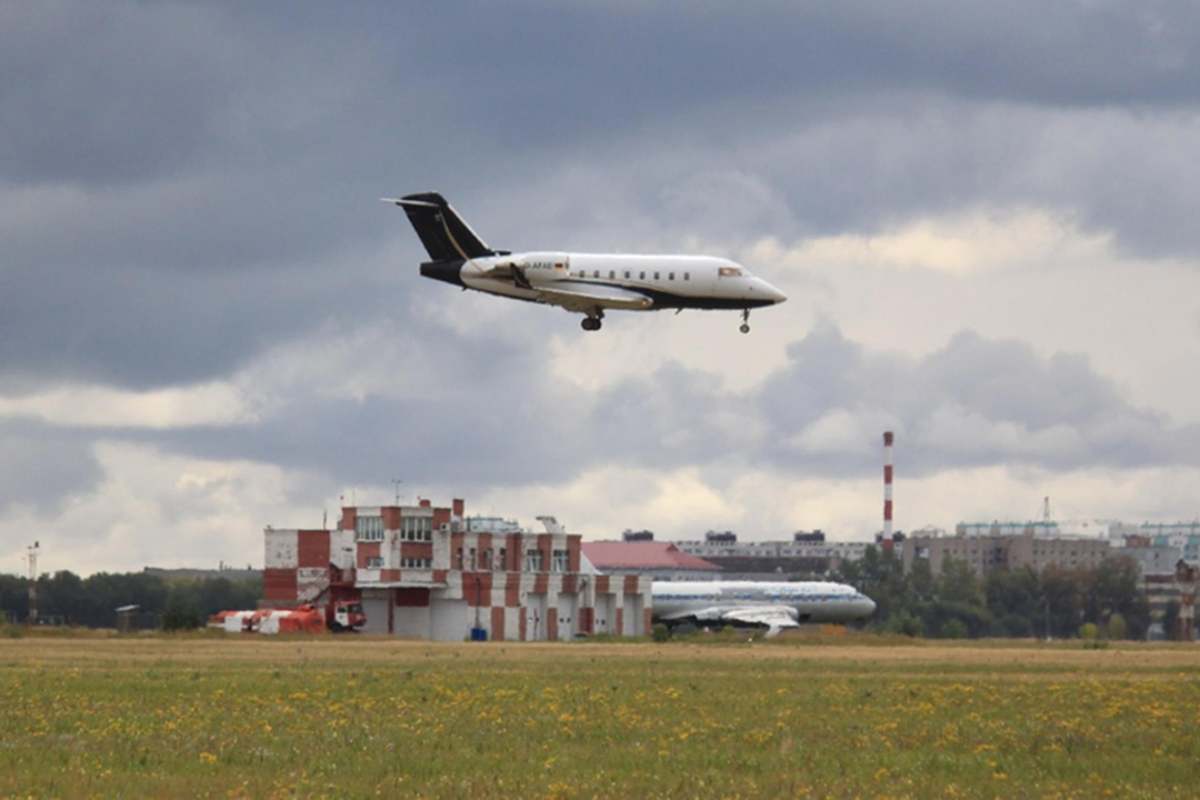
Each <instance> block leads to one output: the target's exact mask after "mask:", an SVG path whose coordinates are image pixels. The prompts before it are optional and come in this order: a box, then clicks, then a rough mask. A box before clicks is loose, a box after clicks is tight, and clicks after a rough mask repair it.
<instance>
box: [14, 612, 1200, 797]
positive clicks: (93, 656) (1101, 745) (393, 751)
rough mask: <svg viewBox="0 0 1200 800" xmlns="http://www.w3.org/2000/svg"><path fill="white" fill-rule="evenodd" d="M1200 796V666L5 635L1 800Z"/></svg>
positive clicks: (1158, 658)
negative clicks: (54, 799)
mask: <svg viewBox="0 0 1200 800" xmlns="http://www.w3.org/2000/svg"><path fill="white" fill-rule="evenodd" d="M1197 787H1200V652H1197V651H1195V650H1193V649H1192V648H1183V647H1165V648H1139V647H1123V648H1114V649H1111V650H1107V651H1084V650H1082V649H1080V648H1078V647H1076V648H1074V649H1053V648H1038V647H1035V646H1033V645H1031V644H1029V643H1026V645H1025V646H1024V647H1008V648H1003V647H1001V648H996V647H991V648H972V647H970V646H969V645H966V644H958V643H955V645H953V646H950V647H941V646H922V647H910V648H884V647H878V646H869V647H861V646H858V645H855V644H853V643H850V644H844V643H838V644H833V645H830V646H823V647H805V646H796V647H782V646H774V645H765V644H762V643H754V644H745V643H742V644H740V645H739V644H737V643H733V642H721V643H719V645H718V646H707V645H704V644H689V643H674V642H673V643H669V644H665V645H650V644H624V643H613V644H596V645H592V646H586V647H584V646H575V645H570V644H567V645H536V646H534V645H514V644H502V643H492V644H488V645H433V644H425V643H397V642H392V641H382V640H371V639H369V638H367V637H320V638H318V639H315V640H300V639H291V640H288V639H283V640H277V641H271V640H265V639H262V638H253V639H251V638H249V637H247V638H230V639H219V638H218V639H212V638H206V637H161V638H146V637H125V638H120V637H118V638H111V639H95V638H81V639H77V640H72V639H39V638H38V637H35V636H30V637H26V638H24V639H10V640H0V796H20V797H25V796H65V797H117V796H125V797H139V796H146V795H149V796H163V797H165V796H222V797H228V796H234V797H240V796H245V797H264V796H266V797H272V796H274V797H293V796H302V797H320V796H329V797H341V796H351V797H368V796H386V797H392V796H431V797H464V796H470V797H473V798H475V797H593V796H596V797H697V796H700V797H764V796H765V797H780V796H798V797H884V796H887V797H913V798H917V797H931V796H938V797H1080V798H1092V797H1104V796H1117V797H1194V796H1196V794H1197V791H1198V788H1197Z"/></svg>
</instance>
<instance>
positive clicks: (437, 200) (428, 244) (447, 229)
mask: <svg viewBox="0 0 1200 800" xmlns="http://www.w3.org/2000/svg"><path fill="white" fill-rule="evenodd" d="M391 202H393V203H395V204H396V205H398V206H400V207H401V208H403V209H404V213H405V214H407V215H408V221H409V222H411V223H412V226H413V228H415V229H416V231H417V236H420V237H421V244H423V245H425V249H426V250H428V251H429V257H430V258H431V259H433V260H434V261H464V260H466V259H468V258H479V257H480V256H491V255H496V251H495V250H492V249H491V248H489V247H488V246H487V245H486V244H484V243H483V240H482V239H480V238H479V237H478V236H476V235H475V232H474V231H473V230H471V228H470V227H469V226H468V225H467V223H465V222H463V221H462V217H460V216H458V214H457V213H456V212H455V211H454V209H453V208H451V207H450V204H449V203H447V202H446V198H444V197H442V196H441V195H440V194H438V193H437V192H422V193H420V194H410V195H405V196H404V197H402V198H400V199H399V200H392V201H391Z"/></svg>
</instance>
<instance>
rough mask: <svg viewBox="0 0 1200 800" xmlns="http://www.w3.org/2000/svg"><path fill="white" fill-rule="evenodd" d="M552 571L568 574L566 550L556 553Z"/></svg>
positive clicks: (552, 561) (551, 565)
mask: <svg viewBox="0 0 1200 800" xmlns="http://www.w3.org/2000/svg"><path fill="white" fill-rule="evenodd" d="M550 569H551V571H552V572H566V571H567V551H566V550H555V551H554V557H553V559H552V560H551V564H550Z"/></svg>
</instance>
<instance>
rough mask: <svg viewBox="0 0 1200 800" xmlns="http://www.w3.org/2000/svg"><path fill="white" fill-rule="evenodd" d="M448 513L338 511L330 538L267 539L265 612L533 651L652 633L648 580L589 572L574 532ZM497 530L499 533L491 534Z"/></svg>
mask: <svg viewBox="0 0 1200 800" xmlns="http://www.w3.org/2000/svg"><path fill="white" fill-rule="evenodd" d="M542 519H543V522H544V525H545V528H546V532H544V533H534V532H530V531H525V530H520V529H519V528H518V527H517V526H516V525H514V524H512V523H505V522H502V521H499V520H490V519H485V518H474V519H468V518H465V517H464V515H463V501H462V500H454V501H453V504H452V506H451V507H450V508H438V507H434V506H433V504H432V503H430V502H429V501H428V500H422V501H421V502H420V504H419V505H416V506H381V507H379V506H377V507H364V506H357V507H347V508H343V509H342V518H341V522H340V524H339V525H338V527H337V529H335V530H296V529H290V530H279V529H275V528H271V527H268V528H267V529H266V530H265V531H264V544H265V567H266V568H265V569H264V571H263V602H262V605H263V606H267V607H287V606H292V605H296V604H299V603H324V602H326V601H328V600H329V599H338V600H340V599H358V600H361V602H362V604H363V610H364V611H365V612H366V615H367V624H366V627H365V628H364V629H363V630H364V631H365V632H367V633H380V634H393V635H396V636H403V637H409V638H420V639H437V640H443V641H461V640H463V639H465V638H468V637H469V635H470V632H471V629H472V628H482V629H484V630H486V631H487V636H488V638H489V639H506V640H514V641H541V640H553V639H562V640H566V639H571V638H573V637H574V636H575V635H577V634H585V635H592V634H599V633H609V634H613V635H618V636H639V635H642V634H644V633H647V632H648V631H649V630H650V613H651V604H652V600H651V594H650V580H649V579H648V578H644V577H642V578H639V577H638V576H636V575H627V576H608V575H601V574H598V573H596V571H595V569H593V568H592V567H591V565H590V564H589V563H588V562H587V560H586V559H584V558H583V557H582V554H581V544H580V542H581V539H580V536H579V535H578V534H570V533H566V532H565V531H563V530H562V528H561V527H560V526H559V525H558V523H557V522H555V521H554V520H553V518H550V517H546V518H542ZM497 523H499V524H497Z"/></svg>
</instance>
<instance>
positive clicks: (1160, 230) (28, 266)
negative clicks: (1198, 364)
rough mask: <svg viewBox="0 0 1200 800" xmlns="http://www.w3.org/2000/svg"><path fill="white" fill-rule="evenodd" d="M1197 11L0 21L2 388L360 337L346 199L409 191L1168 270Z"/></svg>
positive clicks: (1194, 90) (378, 217)
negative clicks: (968, 217)
mask: <svg viewBox="0 0 1200 800" xmlns="http://www.w3.org/2000/svg"><path fill="white" fill-rule="evenodd" d="M1196 16H1197V10H1196V9H1195V8H1194V7H1192V6H1181V5H1179V4H1166V3H1162V4H1139V5H1121V4H1108V3H1098V4H1096V3H1090V4H1086V5H1071V4H1063V5H1056V6H1052V7H1047V6H1045V5H1044V4H1026V5H1018V4H995V3H991V4H986V3H979V4H948V5H945V6H941V5H929V4H917V5H912V4H906V5H904V6H897V5H895V4H892V3H879V4H873V5H856V6H853V7H845V6H816V7H807V8H801V9H797V8H796V7H795V6H794V5H793V4H783V3H780V4H766V5H758V6H754V7H752V8H746V7H736V8H735V7H733V6H726V5H724V4H692V3H688V4H669V5H657V4H646V5H642V4H637V3H595V4H589V5H581V6H573V7H570V8H564V7H562V6H561V5H560V4H546V3H523V4H505V5H504V6H494V5H492V4H486V3H477V4H472V5H469V6H467V7H454V8H449V7H446V6H442V5H438V4H426V5H410V6H406V7H399V6H396V5H394V4H390V3H389V4H382V3H381V4H360V5H356V6H354V7H353V8H350V9H346V8H343V7H336V8H335V7H330V6H326V5H322V4H308V5H299V4H297V5H294V6H291V7H289V10H288V12H287V13H286V14H281V13H280V12H279V10H278V9H268V8H266V7H262V6H247V5H242V4H227V5H213V4H140V3H139V4H132V3H130V4H106V5H104V6H96V5H94V4H85V3H54V2H49V3H38V4H36V5H31V4H24V5H19V4H12V5H8V6H5V7H4V8H3V9H2V10H0V23H2V24H0V76H2V77H0V240H2V241H4V254H3V261H2V262H0V312H2V313H0V342H2V343H3V344H0V348H2V349H0V355H2V358H0V379H3V381H4V382H5V385H6V386H9V387H11V386H13V385H15V384H17V383H18V382H19V385H21V386H26V387H33V386H37V385H39V384H40V383H50V382H56V381H64V380H89V381H98V382H104V383H112V384H116V385H122V386H134V387H149V386H164V385H175V384H179V383H187V382H190V381H197V380H205V379H210V378H213V377H217V376H221V375H224V374H228V372H229V371H230V370H232V369H234V368H236V367H237V366H239V365H241V364H244V363H246V362H247V360H248V359H250V358H252V357H254V356H255V355H257V354H260V353H261V352H263V351H264V350H265V349H266V348H268V347H270V346H272V345H275V344H278V343H279V342H282V341H287V340H288V339H291V338H294V337H296V336H298V335H301V334H302V333H304V332H305V331H308V330H311V329H312V326H315V325H317V324H320V323H321V322H323V321H327V320H331V319H336V318H338V317H339V315H344V314H347V313H349V314H351V315H353V316H355V317H356V318H359V319H369V318H378V317H380V316H382V315H384V314H386V313H388V311H389V309H390V307H392V306H393V305H398V304H400V303H402V302H403V301H404V297H403V295H404V294H405V293H406V292H407V291H409V290H408V289H406V288H405V287H407V286H409V285H410V284H406V283H399V284H391V283H388V280H389V279H388V277H387V276H389V275H393V274H395V273H396V271H397V270H401V269H404V270H407V272H406V274H409V275H411V267H412V265H413V263H415V262H416V261H417V260H419V258H420V256H421V252H420V250H419V248H418V247H417V244H416V242H415V238H414V237H412V236H411V234H410V233H409V232H408V231H407V230H406V229H405V225H404V222H403V220H402V219H401V218H400V217H399V215H398V214H396V213H394V212H395V210H394V209H384V208H381V207H378V206H377V205H376V204H375V202H374V200H375V198H376V197H378V196H379V195H381V194H388V193H393V192H403V191H407V190H412V189H425V188H437V189H440V190H442V191H444V192H445V193H446V194H447V195H448V196H450V197H451V198H453V199H454V202H455V203H456V204H457V205H459V206H460V207H463V208H466V209H477V212H475V214H474V215H470V216H471V218H472V220H473V221H474V220H477V219H478V220H481V222H476V224H477V225H479V226H480V227H481V232H483V233H484V234H485V235H486V236H487V237H488V238H490V239H493V240H494V241H496V242H497V243H499V244H502V245H509V246H522V245H524V244H528V245H531V246H550V247H554V246H563V245H565V246H568V247H571V246H579V245H588V244H589V243H592V242H599V243H603V244H611V246H614V247H618V248H629V247H638V246H646V245H651V246H657V247H661V248H663V249H673V248H678V247H680V246H682V243H683V242H684V241H686V240H687V237H689V236H692V237H694V236H700V237H701V238H703V239H704V240H706V241H714V240H719V241H734V242H738V241H745V240H747V239H749V238H752V237H755V236H765V235H772V236H776V237H777V238H780V239H781V240H784V241H790V240H793V239H795V238H797V237H800V236H803V235H807V234H812V233H819V232H836V231H843V230H848V229H868V230H870V229H873V228H875V227H878V226H879V225H881V224H886V223H888V222H890V221H894V220H903V219H905V218H906V217H908V216H911V215H913V214H921V213H929V212H937V211H942V210H946V209H957V208H960V207H962V206H964V205H982V206H988V205H1014V204H1015V205H1038V204H1048V205H1050V206H1052V207H1054V208H1056V209H1064V210H1066V211H1068V212H1073V213H1074V212H1077V213H1078V215H1079V216H1080V217H1081V218H1082V219H1083V220H1084V221H1085V222H1086V223H1088V224H1093V225H1096V226H1098V227H1101V228H1105V229H1111V230H1114V231H1116V232H1117V234H1118V239H1119V241H1120V242H1122V243H1125V244H1128V245H1129V246H1131V247H1133V248H1134V249H1138V250H1142V251H1145V252H1151V253H1172V252H1187V253H1194V252H1196V250H1197V249H1198V248H1200V238H1198V237H1200V234H1197V233H1196V227H1195V226H1194V225H1191V224H1190V218H1191V211H1192V209H1194V208H1195V206H1196V202H1197V201H1198V200H1200V197H1198V196H1197V192H1198V191H1200V190H1197V189H1196V188H1195V187H1197V186H1200V180H1198V179H1197V178H1200V176H1198V175H1197V174H1196V169H1197V168H1196V167H1195V166H1194V164H1196V163H1200V159H1196V158H1195V157H1194V156H1195V155H1196V152H1195V147H1196V145H1195V141H1196V137H1195V135H1194V134H1195V131H1194V128H1192V127H1189V123H1188V120H1189V119H1191V117H1190V116H1189V115H1190V114H1192V113H1194V110H1195V105H1196V99H1197V96H1198V92H1200V85H1198V84H1197V82H1196V81H1195V80H1194V79H1193V76H1194V75H1195V74H1196V72H1197V66H1200V65H1198V64H1197V53H1198V48H1197V46H1196V41H1197V37H1198V36H1200V33H1198V31H1200V26H1198V25H1196V24H1195V23H1196V21H1197V20H1196ZM1157 120H1165V121H1164V122H1163V123H1162V124H1161V125H1158V123H1157V122H1156V121H1157ZM1156 125H1158V126H1157V127H1156ZM388 212H391V213H390V214H389V213H388ZM493 230H494V231H495V236H494V237H493V235H492V233H491V231H493ZM393 240H398V241H400V242H403V244H402V245H401V246H400V247H399V248H391V249H387V245H388V243H389V242H391V241H393ZM602 240H603V241H602ZM385 251H386V252H387V253H388V255H389V257H390V260H385V259H384V258H383V257H382V255H381V254H382V253H383V252H385ZM381 284H383V285H386V286H387V287H388V289H387V291H389V292H391V296H390V297H385V296H384V295H383V293H381V292H379V291H376V290H377V289H378V287H379V286H380V285H381Z"/></svg>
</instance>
